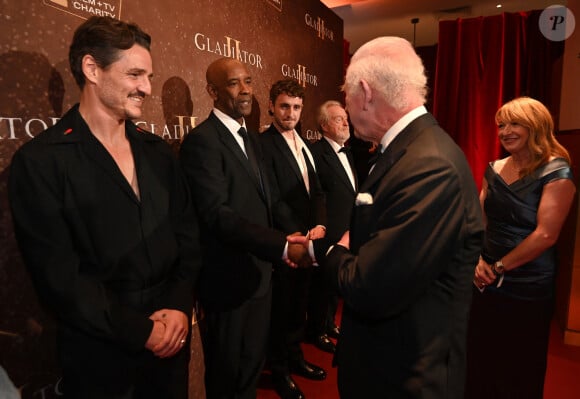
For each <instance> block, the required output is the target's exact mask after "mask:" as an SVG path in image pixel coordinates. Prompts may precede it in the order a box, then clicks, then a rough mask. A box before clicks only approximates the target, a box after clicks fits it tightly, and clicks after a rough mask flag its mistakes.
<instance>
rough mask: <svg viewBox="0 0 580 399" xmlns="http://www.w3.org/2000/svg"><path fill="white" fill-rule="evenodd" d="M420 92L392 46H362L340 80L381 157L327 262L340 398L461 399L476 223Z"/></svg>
mask: <svg viewBox="0 0 580 399" xmlns="http://www.w3.org/2000/svg"><path fill="white" fill-rule="evenodd" d="M426 82H427V78H426V77H425V72H424V68H423V64H422V62H421V59H420V58H419V56H418V55H417V54H416V53H415V50H414V49H413V46H412V45H411V44H410V43H409V42H408V41H406V40H404V39H401V38H397V37H381V38H377V39H375V40H372V41H371V42H369V43H367V44H365V45H363V46H362V47H360V48H359V49H358V50H357V52H356V53H355V54H354V55H353V57H352V59H351V63H350V65H349V67H348V70H347V73H346V82H345V85H344V91H345V93H346V105H347V109H348V111H349V113H350V118H351V122H352V123H353V125H354V126H355V134H356V135H357V136H358V137H360V138H362V139H364V140H367V141H371V142H374V143H376V144H377V145H380V147H379V148H380V149H381V150H380V151H381V152H380V153H379V156H378V158H377V160H376V163H375V164H374V167H372V168H371V171H370V174H369V176H368V177H367V178H366V180H365V182H364V183H363V184H362V185H361V186H360V188H359V193H358V194H357V197H356V199H355V207H354V209H353V211H352V221H351V225H350V233H349V232H347V233H346V234H345V235H344V236H343V237H342V238H341V239H340V241H339V242H338V244H337V245H334V246H333V247H332V249H331V250H330V251H329V252H328V255H327V257H326V261H327V265H328V266H329V268H331V269H332V270H334V272H333V273H332V275H333V276H335V277H334V279H333V280H334V283H335V285H336V287H337V289H338V290H339V293H340V294H341V296H342V297H343V299H344V307H343V313H342V324H341V335H340V340H339V343H338V348H337V354H336V361H337V363H338V389H339V393H340V397H341V398H343V399H354V398H379V397H381V398H386V397H388V398H403V397H404V398H417V399H419V398H422V399H424V398H430V399H463V388H464V380H465V367H466V364H465V360H466V359H465V345H466V343H465V342H466V330H467V319H468V313H469V306H470V301H471V292H472V279H473V273H474V269H475V265H476V264H477V261H478V258H479V253H480V249H481V242H482V233H483V224H482V217H481V209H480V206H479V199H478V193H477V189H476V187H475V183H474V181H473V176H472V174H471V171H470V169H469V164H468V163H467V161H466V159H465V156H464V155H463V152H462V151H461V149H460V148H459V147H458V146H457V145H456V144H455V143H454V142H453V140H452V139H451V137H449V135H448V134H447V133H445V131H443V129H441V127H439V125H438V124H437V121H436V120H435V118H433V116H432V115H431V114H429V113H428V112H427V110H426V108H425V107H424V104H425V101H426V99H425V97H426V91H427V89H426ZM296 241H298V239H297V240H296ZM305 244H306V243H305ZM314 245H315V246H316V243H315V244H314ZM317 251H324V253H326V249H325V248H317Z"/></svg>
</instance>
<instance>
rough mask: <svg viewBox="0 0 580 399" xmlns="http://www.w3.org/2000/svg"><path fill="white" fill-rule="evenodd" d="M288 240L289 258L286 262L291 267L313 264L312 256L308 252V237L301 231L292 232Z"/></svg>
mask: <svg viewBox="0 0 580 399" xmlns="http://www.w3.org/2000/svg"><path fill="white" fill-rule="evenodd" d="M286 239H287V240H288V259H287V260H286V263H287V264H288V266H290V267H294V268H296V267H309V266H311V265H312V258H310V254H309V253H308V242H309V241H310V240H309V239H308V237H306V236H303V235H302V234H300V233H299V232H296V233H293V234H290V235H289V236H288V237H286Z"/></svg>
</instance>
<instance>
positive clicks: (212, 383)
mask: <svg viewBox="0 0 580 399" xmlns="http://www.w3.org/2000/svg"><path fill="white" fill-rule="evenodd" d="M271 300H272V291H271V290H268V292H267V294H266V295H264V296H263V297H260V298H252V299H250V300H248V301H246V302H244V303H243V304H242V305H240V306H239V307H237V308H235V309H231V310H227V311H223V310H220V311H214V310H212V309H206V310H205V321H204V323H203V326H201V330H202V343H203V350H204V359H205V389H206V397H207V399H226V398H227V399H234V398H235V399H255V398H256V395H257V391H256V390H257V385H258V380H259V378H260V375H261V372H262V369H263V367H264V362H265V359H266V353H267V342H268V332H269V327H270V307H271Z"/></svg>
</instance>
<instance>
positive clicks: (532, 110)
mask: <svg viewBox="0 0 580 399" xmlns="http://www.w3.org/2000/svg"><path fill="white" fill-rule="evenodd" d="M495 122H496V123H497V124H500V123H518V124H519V125H521V126H523V127H526V128H528V130H529V132H530V133H529V137H528V143H527V144H528V150H529V152H530V156H531V162H530V164H529V165H528V167H526V168H524V169H522V170H521V171H520V176H526V175H529V174H530V173H532V172H533V171H534V170H536V169H537V168H538V167H540V166H542V165H544V164H546V163H548V161H549V160H550V157H551V156H555V157H561V158H564V159H566V161H567V162H568V163H569V164H570V163H571V160H570V155H569V154H568V151H567V150H566V149H565V148H564V147H563V146H562V145H561V144H560V143H558V140H556V137H555V136H554V121H553V119H552V115H551V114H550V111H548V109H547V108H546V106H545V105H544V104H542V103H541V102H539V101H538V100H535V99H533V98H531V97H518V98H515V99H513V100H511V101H509V102H507V103H505V104H504V105H502V106H501V108H500V109H498V110H497V112H496V114H495Z"/></svg>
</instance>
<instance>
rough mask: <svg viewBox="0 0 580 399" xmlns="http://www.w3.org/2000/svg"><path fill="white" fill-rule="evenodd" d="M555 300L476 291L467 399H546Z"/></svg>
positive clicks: (470, 330)
mask: <svg viewBox="0 0 580 399" xmlns="http://www.w3.org/2000/svg"><path fill="white" fill-rule="evenodd" d="M552 312H553V301H552V299H542V300H533V301H531V300H521V299H516V298H512V297H509V296H506V295H502V294H499V293H496V292H492V291H484V292H483V294H482V293H480V292H479V291H478V290H476V289H474V292H473V302H472V306H471V315H470V321H469V331H468V340H467V383H466V391H465V399H479V398H481V399H484V398H485V399H489V398H494V399H504V398H505V399H520V398H521V399H524V398H525V399H542V397H543V392H544V377H545V374H546V364H547V353H548V342H549V336H550V320H551V317H552Z"/></svg>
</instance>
